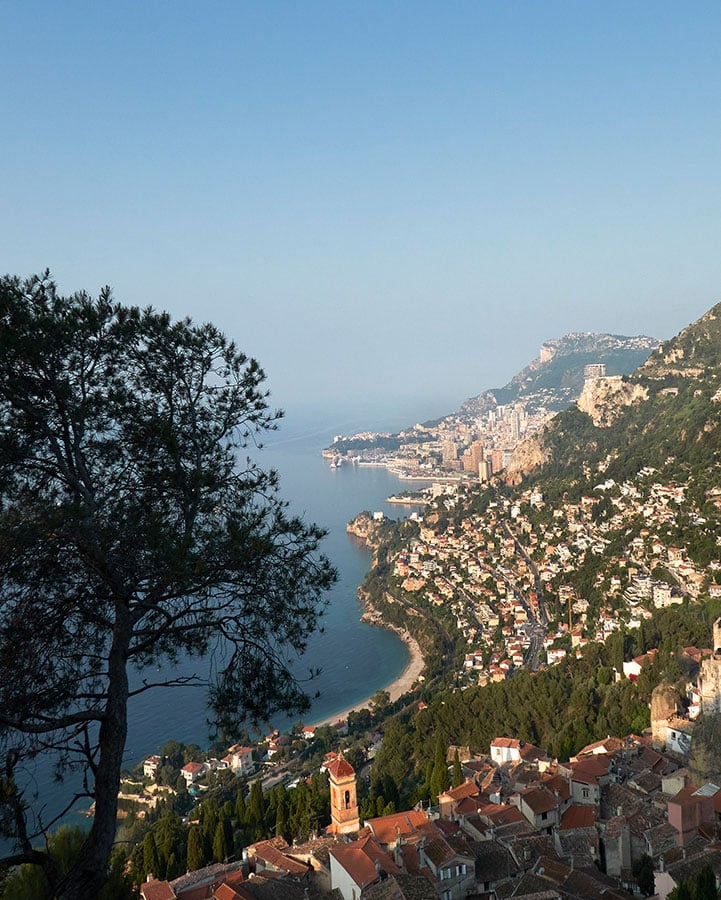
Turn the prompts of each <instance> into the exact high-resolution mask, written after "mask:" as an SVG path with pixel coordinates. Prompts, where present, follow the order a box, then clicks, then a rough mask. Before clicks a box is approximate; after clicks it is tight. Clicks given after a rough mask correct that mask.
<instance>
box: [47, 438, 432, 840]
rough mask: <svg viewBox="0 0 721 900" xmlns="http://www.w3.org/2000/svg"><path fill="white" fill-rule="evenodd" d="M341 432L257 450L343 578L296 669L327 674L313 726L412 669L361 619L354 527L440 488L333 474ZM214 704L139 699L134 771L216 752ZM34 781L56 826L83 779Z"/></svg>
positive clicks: (280, 723) (275, 724)
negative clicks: (167, 749) (184, 750)
mask: <svg viewBox="0 0 721 900" xmlns="http://www.w3.org/2000/svg"><path fill="white" fill-rule="evenodd" d="M337 427H339V426H336V425H333V424H330V423H328V424H321V425H313V424H312V423H306V422H303V421H300V422H297V423H288V426H286V425H285V423H283V427H282V428H280V429H279V430H278V431H277V432H274V433H272V434H271V435H269V436H268V439H267V441H266V444H265V446H263V447H262V448H260V449H256V448H250V449H249V451H248V452H249V453H250V454H251V455H252V456H253V457H254V458H255V459H256V460H257V462H258V463H259V464H260V465H261V466H263V467H264V468H266V469H275V470H276V471H277V472H278V473H279V476H280V494H281V496H282V497H283V498H284V499H285V500H287V501H288V503H289V504H290V512H292V513H295V514H298V515H300V516H302V517H303V519H304V520H305V521H307V522H309V523H310V522H312V523H315V524H317V525H319V526H321V527H322V528H324V529H326V530H327V536H326V537H325V538H324V540H323V542H322V546H321V551H322V552H323V553H324V554H325V555H326V556H327V557H329V559H330V560H331V562H332V563H333V565H334V566H335V567H336V569H337V571H338V576H339V577H338V581H337V583H336V584H335V585H334V587H333V588H332V589H331V590H330V591H329V592H328V595H327V600H328V604H327V609H326V611H325V614H324V616H323V618H322V619H321V623H322V625H323V631H322V633H316V634H314V635H312V637H311V638H310V640H309V642H308V647H307V651H306V653H305V654H304V656H303V657H302V658H301V659H299V660H296V661H294V662H293V669H294V672H295V673H297V675H298V677H299V678H301V679H303V678H305V677H306V676H307V673H308V672H309V670H310V669H311V668H313V669H316V668H318V669H320V674H318V675H317V676H315V677H314V678H313V679H312V681H310V682H308V683H307V692H308V693H309V695H314V694H315V693H316V692H318V697H317V698H314V699H313V701H312V706H311V709H310V711H309V712H307V713H306V714H305V715H304V716H303V717H302V720H303V722H305V723H312V722H318V721H323V720H325V719H328V718H330V717H331V716H333V715H335V714H336V713H338V712H340V711H342V710H345V709H348V708H350V707H352V706H353V705H354V704H356V703H358V704H359V705H360V704H361V703H362V702H363V701H364V700H366V699H367V698H369V697H370V696H372V695H373V693H374V692H375V691H377V690H380V689H383V688H385V687H387V686H388V685H389V684H390V683H391V682H392V681H394V680H395V679H396V678H397V677H398V676H399V675H400V674H401V673H402V672H403V670H404V669H405V667H406V665H407V664H408V661H409V653H408V650H407V648H406V646H405V644H404V643H403V642H402V641H401V640H400V638H398V637H397V636H396V635H395V634H394V633H393V632H392V631H389V630H385V629H382V628H378V627H373V626H370V625H368V624H367V623H365V622H362V621H361V620H360V616H361V614H362V611H363V610H362V606H361V604H360V602H359V600H358V598H357V588H358V586H359V584H360V583H361V582H362V581H363V578H364V576H365V574H366V572H367V571H368V568H369V566H370V554H369V552H368V551H367V550H365V549H364V548H362V547H361V546H360V545H359V543H358V542H357V540H356V539H354V538H353V537H352V536H350V535H349V534H348V533H347V531H346V525H347V523H348V522H349V521H350V520H351V519H352V518H353V517H354V516H355V515H357V513H359V512H361V511H363V510H368V511H371V512H375V511H382V512H383V513H385V514H386V515H387V516H388V517H389V518H392V519H399V518H404V517H405V516H407V515H409V514H410V513H411V512H412V511H413V507H408V506H405V505H404V506H401V505H398V504H389V503H387V502H386V498H387V497H389V496H391V495H393V494H396V493H398V492H399V491H402V490H408V489H409V488H410V489H418V488H420V487H423V486H424V484H429V483H430V482H416V481H406V480H402V479H400V478H398V477H397V476H395V475H393V474H391V473H390V472H388V471H387V470H386V469H385V468H382V467H372V466H368V467H367V466H357V465H352V464H344V465H342V466H341V467H339V468H332V467H331V466H330V465H329V463H328V461H327V460H326V459H324V458H323V457H322V455H321V450H322V448H323V447H325V446H328V445H329V444H330V443H331V441H332V439H333V436H334V434H335V433H337V432H336V428H337ZM346 433H353V431H352V430H347V431H346ZM416 509H417V507H416ZM211 665H212V662H211V661H210V660H202V661H193V662H190V661H186V662H185V663H183V664H182V666H181V667H180V671H181V673H184V674H190V673H197V674H199V675H207V673H208V671H209V667H210V666H211ZM167 675H168V672H167V670H162V671H160V672H156V671H155V670H151V671H146V672H144V673H142V677H143V678H146V679H147V680H148V681H153V680H161V679H162V678H165V677H167ZM139 678H140V676H138V675H134V676H133V679H132V680H133V681H134V682H135V684H138V683H139ZM206 699H207V698H206V693H205V691H204V690H203V689H202V688H197V687H176V688H155V689H153V690H150V691H147V692H146V693H143V694H140V695H139V696H137V697H134V698H132V699H131V700H130V702H129V710H128V713H129V716H128V718H129V727H128V739H127V744H126V749H125V757H124V762H125V766H126V768H127V769H131V768H132V767H133V766H135V765H136V764H137V763H139V762H141V761H142V760H143V759H144V758H145V757H147V756H149V755H151V754H153V753H155V752H157V751H158V750H159V749H161V748H162V747H163V745H164V744H165V743H166V742H167V741H169V740H173V741H178V742H181V743H184V744H197V745H199V746H200V747H201V748H205V747H207V746H209V744H210V741H211V738H212V736H213V729H212V727H211V725H210V724H209V721H208V720H209V712H208V708H207V703H206ZM299 720H300V717H299V716H295V717H294V718H293V717H290V718H289V717H286V716H281V715H278V716H275V717H272V718H271V719H270V721H269V722H267V723H263V725H264V728H268V729H271V728H278V729H280V730H281V731H285V730H288V729H289V728H290V727H291V725H292V724H293V723H294V722H297V721H299ZM29 775H30V777H31V780H32V782H33V785H34V789H35V791H36V792H37V797H38V801H39V802H40V804H41V805H42V807H43V808H44V817H45V819H46V820H47V819H48V818H49V817H50V815H51V814H52V813H55V812H57V811H59V810H60V809H62V808H63V807H64V806H65V805H66V804H67V803H68V801H69V799H70V798H71V797H72V793H73V787H74V784H76V783H77V782H76V780H75V779H74V778H73V777H67V778H66V779H65V780H64V781H57V780H55V779H54V778H53V777H52V772H51V770H50V767H49V766H48V765H47V763H46V762H43V763H41V764H40V765H39V766H38V768H37V769H36V770H35V771H34V772H33V773H29ZM87 805H88V801H87V800H85V801H81V802H78V803H76V804H75V805H74V806H73V809H72V811H71V812H70V813H69V814H68V815H66V816H65V817H64V819H63V821H65V822H71V823H73V822H74V823H80V822H81V821H83V820H82V819H81V818H80V810H81V808H82V807H83V806H85V807H87Z"/></svg>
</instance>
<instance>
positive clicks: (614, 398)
mask: <svg viewBox="0 0 721 900" xmlns="http://www.w3.org/2000/svg"><path fill="white" fill-rule="evenodd" d="M646 399H648V390H647V389H646V388H644V387H641V385H639V384H631V383H630V382H628V381H624V379H623V378H622V377H621V376H620V375H616V376H611V377H608V378H588V379H587V380H586V382H585V384H584V385H583V390H582V391H581V393H580V395H579V398H578V401H577V403H578V408H579V409H580V410H581V411H582V412H585V413H586V415H588V416H590V417H591V419H592V420H593V424H594V425H595V426H596V427H597V428H609V427H610V426H611V425H613V423H614V422H615V421H616V420H617V419H618V417H619V416H620V414H621V412H622V411H623V410H624V409H625V407H627V406H633V405H634V404H637V403H640V402H641V401H643V400H646Z"/></svg>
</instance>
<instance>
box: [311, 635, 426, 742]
mask: <svg viewBox="0 0 721 900" xmlns="http://www.w3.org/2000/svg"><path fill="white" fill-rule="evenodd" d="M373 624H377V625H380V626H381V627H383V628H389V629H390V630H391V631H395V633H396V634H397V635H398V637H399V638H400V639H401V640H402V641H403V643H404V644H405V645H406V646H407V647H408V651H409V653H410V659H409V660H408V665H407V666H406V667H405V669H404V670H403V671H402V672H401V674H400V675H399V676H398V678H396V680H395V681H393V682H391V684H389V685H388V686H387V687H385V688H380V690H386V691H388V693H389V694H390V698H391V702H392V703H393V702H395V701H396V700H398V698H399V697H402V696H403V694H405V693H407V692H408V691H409V690H410V689H411V687H412V686H413V685H414V684H415V682H416V681H418V679H419V677H420V675H421V674H422V672H423V670H424V669H425V660H424V659H423V654H422V653H421V648H420V647H419V645H418V641H416V639H415V638H414V637H413V636H412V635H411V634H410V633H409V632H408V631H405V630H404V629H399V628H394V627H393V626H390V625H387V624H386V623H380V622H377V621H376V622H374V623H373ZM369 704H370V697H367V698H366V699H365V700H359V701H358V702H357V703H354V704H353V705H352V706H349V707H348V708H347V709H343V710H341V711H340V712H336V713H333V715H332V716H327V717H326V718H325V719H322V720H320V721H317V722H316V721H314V722H313V723H312V724H313V725H314V726H315V727H316V728H319V727H320V726H321V725H333V724H335V723H336V722H338V721H340V720H342V719H347V718H348V715H349V714H350V713H352V712H354V711H355V710H359V709H363V708H364V707H368V706H369Z"/></svg>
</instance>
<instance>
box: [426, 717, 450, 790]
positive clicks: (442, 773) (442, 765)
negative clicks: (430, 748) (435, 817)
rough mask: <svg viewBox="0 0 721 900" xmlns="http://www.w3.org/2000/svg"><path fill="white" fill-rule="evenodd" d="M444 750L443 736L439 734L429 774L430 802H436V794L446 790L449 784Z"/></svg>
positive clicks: (445, 749) (445, 750)
mask: <svg viewBox="0 0 721 900" xmlns="http://www.w3.org/2000/svg"><path fill="white" fill-rule="evenodd" d="M446 752H447V748H446V741H445V738H444V737H443V735H441V734H439V735H438V738H437V740H436V753H435V761H434V763H433V774H432V775H431V803H438V795H439V794H442V793H443V792H444V791H447V790H448V788H449V787H450V786H451V779H450V776H449V775H448V763H447V762H446Z"/></svg>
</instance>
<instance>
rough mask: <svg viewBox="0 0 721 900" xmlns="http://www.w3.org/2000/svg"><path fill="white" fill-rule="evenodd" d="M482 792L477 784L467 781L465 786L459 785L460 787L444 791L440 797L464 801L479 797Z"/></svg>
mask: <svg viewBox="0 0 721 900" xmlns="http://www.w3.org/2000/svg"><path fill="white" fill-rule="evenodd" d="M480 792H481V791H480V788H479V787H478V785H477V784H474V783H473V782H472V781H466V782H464V783H463V784H459V785H458V787H454V788H450V789H449V790H447V791H444V792H443V793H442V794H441V795H440V796H441V797H450V798H451V800H463V799H465V798H466V797H477V796H478V794H480ZM439 800H440V797H439Z"/></svg>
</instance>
